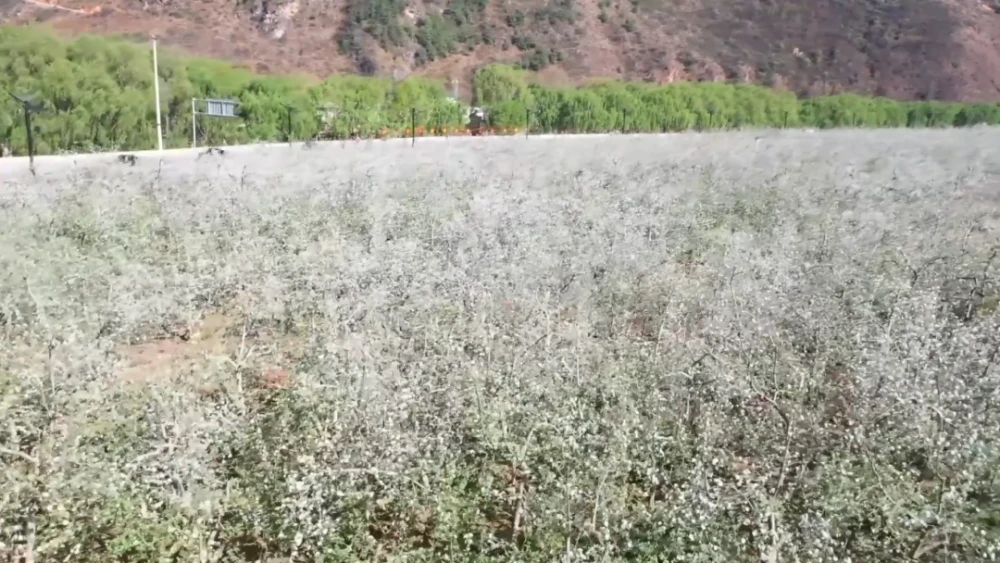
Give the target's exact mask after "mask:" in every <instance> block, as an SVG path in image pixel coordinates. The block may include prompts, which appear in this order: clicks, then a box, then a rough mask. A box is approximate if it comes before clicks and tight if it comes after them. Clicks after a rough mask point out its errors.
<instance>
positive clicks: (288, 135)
mask: <svg viewBox="0 0 1000 563" xmlns="http://www.w3.org/2000/svg"><path fill="white" fill-rule="evenodd" d="M285 125H286V127H287V129H286V130H285V141H287V142H288V144H289V145H290V144H292V106H288V112H287V113H286V114H285Z"/></svg>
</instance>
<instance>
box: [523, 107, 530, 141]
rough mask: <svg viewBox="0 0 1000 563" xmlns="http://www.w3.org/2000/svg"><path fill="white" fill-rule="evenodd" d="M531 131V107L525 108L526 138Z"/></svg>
mask: <svg viewBox="0 0 1000 563" xmlns="http://www.w3.org/2000/svg"><path fill="white" fill-rule="evenodd" d="M530 132H531V108H529V107H525V108H524V138H525V139H527V138H528V133H530Z"/></svg>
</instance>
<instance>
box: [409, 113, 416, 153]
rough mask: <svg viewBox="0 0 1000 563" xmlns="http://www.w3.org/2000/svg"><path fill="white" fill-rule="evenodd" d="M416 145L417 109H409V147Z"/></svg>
mask: <svg viewBox="0 0 1000 563" xmlns="http://www.w3.org/2000/svg"><path fill="white" fill-rule="evenodd" d="M416 144H417V108H410V146H411V147H413V146H416Z"/></svg>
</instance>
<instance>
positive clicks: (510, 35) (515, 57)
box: [0, 0, 1000, 101]
mask: <svg viewBox="0 0 1000 563" xmlns="http://www.w3.org/2000/svg"><path fill="white" fill-rule="evenodd" d="M0 10H2V11H3V13H4V16H3V18H4V20H5V21H6V22H8V23H32V22H40V21H44V22H47V23H49V24H51V25H52V26H53V27H54V28H56V29H58V30H60V31H62V32H65V33H69V34H75V33H83V32H96V33H109V34H123V35H126V36H129V35H134V36H136V37H144V36H145V35H147V34H149V33H154V32H155V33H157V34H158V35H159V36H160V37H162V41H163V42H164V43H166V44H171V45H177V46H180V47H183V48H185V49H188V50H189V51H191V52H193V53H196V54H200V55H211V56H216V57H224V58H228V59H232V60H238V61H245V62H247V63H248V64H250V65H251V66H252V67H254V69H255V70H257V71H260V72H277V71H288V70H302V71H306V72H310V73H314V74H317V75H328V74H331V73H334V72H360V73H362V74H378V75H386V76H396V77H401V76H405V75H410V74H414V73H415V74H420V75H426V76H432V77H437V78H443V79H448V78H456V79H459V80H460V81H461V83H462V87H463V88H467V83H468V78H469V76H470V74H471V72H472V71H473V69H475V68H476V67H478V66H480V65H482V64H484V63H487V62H496V61H504V62H521V63H522V64H524V65H525V66H527V67H529V68H532V69H533V70H540V71H541V76H542V77H543V79H544V80H547V81H548V82H550V83H553V84H559V83H572V82H578V81H580V80H583V79H586V78H591V77H597V76H600V77H621V78H626V79H631V80H650V81H656V82H670V81H676V80H692V79H698V80H735V81H748V82H755V83H761V84H766V85H777V86H781V87H787V88H789V89H791V90H794V91H795V92H797V93H800V94H829V93H837V92H844V91H851V92H858V93H865V94H877V95H887V96H891V97H896V98H902V99H941V100H962V101H990V100H996V99H997V98H1000V87H998V85H1000V82H998V80H1000V49H998V46H1000V14H998V12H1000V1H998V0H987V2H986V3H984V2H983V1H981V0H669V1H667V0H502V1H500V0H344V1H343V2H336V3H333V2H321V1H319V0H235V1H234V2H231V3H218V2H211V1H209V0H108V1H107V2H103V3H100V4H95V3H94V0H64V1H63V2H62V3H61V4H60V5H59V6H57V7H52V6H47V5H45V4H43V3H41V2H38V1H32V2H27V1H25V2H21V1H17V0H3V1H2V2H0Z"/></svg>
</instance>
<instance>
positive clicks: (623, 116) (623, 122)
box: [622, 109, 625, 135]
mask: <svg viewBox="0 0 1000 563" xmlns="http://www.w3.org/2000/svg"><path fill="white" fill-rule="evenodd" d="M624 134H625V110H624V109H623V110H622V135H624Z"/></svg>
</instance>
